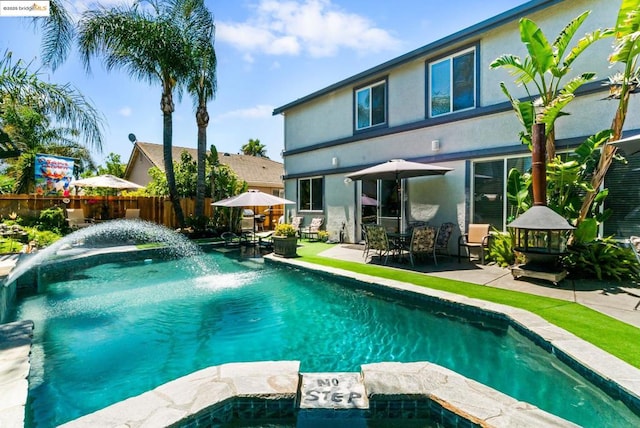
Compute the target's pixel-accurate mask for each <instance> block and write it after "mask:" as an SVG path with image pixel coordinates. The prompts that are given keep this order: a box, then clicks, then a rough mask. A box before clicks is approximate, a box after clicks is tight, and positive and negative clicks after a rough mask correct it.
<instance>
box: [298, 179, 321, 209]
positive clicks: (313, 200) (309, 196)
mask: <svg viewBox="0 0 640 428" xmlns="http://www.w3.org/2000/svg"><path fill="white" fill-rule="evenodd" d="M322 182H323V180H322V177H316V178H301V179H300V180H299V181H298V210H300V211H322V206H323V204H324V192H323V190H322V184H323V183H322Z"/></svg>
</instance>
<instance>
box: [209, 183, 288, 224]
mask: <svg viewBox="0 0 640 428" xmlns="http://www.w3.org/2000/svg"><path fill="white" fill-rule="evenodd" d="M284 204H295V201H290V200H289V199H285V198H281V197H279V196H274V195H270V194H268V193H264V192H261V191H259V190H249V191H247V192H244V193H240V194H239V195H236V196H231V197H230V198H226V199H222V200H219V201H216V202H213V203H212V204H211V205H214V206H217V207H229V208H233V207H253V208H254V210H253V211H254V214H255V207H269V206H272V205H284ZM255 230H256V217H255V215H254V216H253V232H254V233H255Z"/></svg>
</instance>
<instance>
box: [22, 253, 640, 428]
mask: <svg viewBox="0 0 640 428" xmlns="http://www.w3.org/2000/svg"><path fill="white" fill-rule="evenodd" d="M196 261H197V262H198V263H197V266H196V264H194V262H196ZM198 266H206V268H204V269H203V268H201V267H198ZM446 312H448V313H446ZM18 318H19V319H31V320H33V321H34V322H35V334H34V349H33V354H32V373H31V377H30V391H29V394H30V398H29V406H28V407H29V409H28V418H29V419H30V424H31V425H32V426H37V427H49V426H54V425H57V424H60V423H63V422H66V421H69V420H72V419H75V418H77V417H79V416H81V415H84V414H87V413H90V412H92V411H95V410H97V409H100V408H103V407H105V406H107V405H109V404H112V403H114V402H117V401H121V400H123V399H125V398H127V397H131V396H134V395H138V394H140V393H142V392H144V391H147V390H149V389H152V388H154V387H156V386H158V385H160V384H162V383H165V382H167V381H170V380H173V379H175V378H178V377H180V376H183V375H186V374H188V373H191V372H193V371H195V370H199V369H202V368H204V367H208V366H211V365H217V364H222V363H226V362H234V361H262V360H284V359H286V360H300V361H301V371H304V372H313V371H359V369H360V364H364V363H371V362H381V361H403V362H409V361H424V360H426V361H431V362H433V363H436V364H440V365H442V366H445V367H448V368H450V369H452V370H455V371H457V372H459V373H461V374H462V375H464V376H467V377H470V378H473V379H475V380H477V381H479V382H482V383H484V384H487V385H489V386H491V387H493V388H496V389H498V390H500V391H503V392H504V393H506V394H509V395H511V396H513V397H516V398H518V399H520V400H523V401H527V402H531V403H533V404H535V405H537V406H539V407H541V408H542V409H545V410H547V411H549V412H551V413H554V414H556V415H559V416H561V417H564V418H566V419H569V420H571V421H573V422H575V423H578V424H580V425H583V426H594V427H602V426H616V427H617V426H638V425H640V418H639V417H638V416H636V415H634V414H633V413H632V412H631V411H630V410H629V409H627V408H626V407H625V406H624V405H622V404H621V403H619V402H617V401H615V400H613V399H611V398H610V397H609V396H607V395H606V394H604V393H603V392H602V391H600V390H598V389H597V388H594V387H593V386H592V385H591V384H590V383H589V382H587V381H586V380H585V379H584V378H582V377H581V376H579V375H578V374H576V373H575V372H574V371H573V370H571V369H570V368H568V367H567V366H566V365H564V364H563V363H561V362H560V361H558V360H557V359H556V358H554V357H553V356H552V355H550V354H548V353H547V352H546V351H544V350H542V349H541V348H539V347H538V346H536V345H535V344H533V343H532V342H531V341H529V340H528V339H526V338H525V337H523V336H522V335H520V334H519V333H518V332H516V331H515V330H514V329H513V328H511V327H508V326H507V325H506V324H505V323H503V322H502V321H500V320H492V319H489V318H486V319H484V318H481V317H479V316H477V315H475V316H471V318H469V319H467V318H466V317H465V315H464V314H462V313H451V309H445V308H443V307H438V306H434V305H429V307H428V308H424V305H423V304H418V303H412V302H411V301H410V300H407V301H401V300H398V299H397V298H391V297H389V296H386V297H384V296H383V297H376V296H375V295H373V294H372V293H371V292H370V291H367V290H366V289H359V288H356V287H354V284H353V283H345V282H340V281H331V280H327V279H326V278H325V277H322V276H318V275H315V274H312V273H309V272H305V271H300V270H295V269H290V268H279V267H273V266H262V265H258V264H255V263H239V262H238V261H237V260H234V259H233V258H229V257H226V256H223V255H220V254H216V253H211V254H203V255H201V256H196V257H192V258H190V259H187V260H172V261H164V262H155V261H154V262H151V261H146V262H130V263H118V264H113V263H112V264H104V265H101V266H97V267H92V268H88V269H84V270H76V271H73V272H72V273H71V275H70V276H69V277H67V278H64V280H61V279H60V280H56V281H53V282H51V283H50V284H48V285H47V286H46V293H44V294H41V295H37V296H32V297H28V298H25V299H23V300H22V301H21V302H20V304H19V307H18Z"/></svg>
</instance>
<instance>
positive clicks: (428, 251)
mask: <svg viewBox="0 0 640 428" xmlns="http://www.w3.org/2000/svg"><path fill="white" fill-rule="evenodd" d="M437 235H438V229H436V228H435V227H433V226H418V227H414V228H413V232H412V234H411V241H410V244H409V259H410V260H411V266H414V265H415V264H414V257H415V258H418V257H421V256H423V255H432V256H433V261H434V263H435V264H436V265H437V264H438V260H437V259H436V241H437Z"/></svg>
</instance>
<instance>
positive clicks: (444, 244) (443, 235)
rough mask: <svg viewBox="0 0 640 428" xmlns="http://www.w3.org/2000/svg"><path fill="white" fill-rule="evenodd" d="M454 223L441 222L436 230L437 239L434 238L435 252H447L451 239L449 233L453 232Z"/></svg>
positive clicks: (447, 253)
mask: <svg viewBox="0 0 640 428" xmlns="http://www.w3.org/2000/svg"><path fill="white" fill-rule="evenodd" d="M455 226H456V225H455V224H453V223H449V222H447V223H442V224H441V225H440V229H439V230H438V239H436V253H440V254H443V253H444V254H446V255H447V256H450V255H451V254H449V239H451V235H452V234H453V228H454V227H455Z"/></svg>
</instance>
